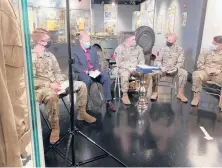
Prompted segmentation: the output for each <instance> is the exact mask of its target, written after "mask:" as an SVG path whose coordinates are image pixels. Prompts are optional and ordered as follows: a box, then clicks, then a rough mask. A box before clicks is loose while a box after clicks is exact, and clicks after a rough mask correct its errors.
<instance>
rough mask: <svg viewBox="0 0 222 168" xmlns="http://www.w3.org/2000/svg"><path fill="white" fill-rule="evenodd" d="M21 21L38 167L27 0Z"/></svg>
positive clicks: (38, 157)
mask: <svg viewBox="0 0 222 168" xmlns="http://www.w3.org/2000/svg"><path fill="white" fill-rule="evenodd" d="M21 2H22V4H21V7H22V9H21V15H22V17H21V19H22V20H21V21H22V23H23V26H22V28H23V36H24V37H23V38H24V48H25V54H26V57H25V58H26V59H25V60H26V77H27V85H28V93H29V104H30V112H31V114H30V115H31V125H32V142H33V145H32V146H33V161H34V164H35V166H36V167H41V161H40V146H39V136H38V132H39V131H38V123H37V122H38V121H39V119H37V114H36V113H37V111H36V101H35V91H34V81H33V72H32V55H31V45H30V44H31V43H30V33H29V32H30V30H29V19H28V14H29V13H28V6H27V0H23V1H21Z"/></svg>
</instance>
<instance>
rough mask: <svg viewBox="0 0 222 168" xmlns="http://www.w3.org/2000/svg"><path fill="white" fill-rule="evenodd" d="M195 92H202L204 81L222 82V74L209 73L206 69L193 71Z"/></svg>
mask: <svg viewBox="0 0 222 168" xmlns="http://www.w3.org/2000/svg"><path fill="white" fill-rule="evenodd" d="M192 77H193V86H192V91H193V92H200V90H201V87H202V83H203V82H206V81H213V82H215V83H218V84H222V74H219V75H208V74H207V72H206V71H204V70H200V71H194V72H193V75H192Z"/></svg>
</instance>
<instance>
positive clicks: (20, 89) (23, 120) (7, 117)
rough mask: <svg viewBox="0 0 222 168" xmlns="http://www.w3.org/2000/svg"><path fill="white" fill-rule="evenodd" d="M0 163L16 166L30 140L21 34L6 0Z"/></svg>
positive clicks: (2, 0) (0, 52) (0, 44)
mask: <svg viewBox="0 0 222 168" xmlns="http://www.w3.org/2000/svg"><path fill="white" fill-rule="evenodd" d="M0 18H1V22H0V60H1V61H0V95H1V96H2V99H1V100H0V166H9V167H14V166H15V167H20V166H22V163H21V158H20V156H21V154H22V153H24V152H25V148H26V146H27V145H28V144H29V143H30V127H29V115H28V106H27V97H26V85H25V68H24V53H23V43H22V34H21V28H20V24H19V22H18V18H17V17H16V14H15V12H14V9H13V8H12V4H11V3H10V1H9V0H0Z"/></svg>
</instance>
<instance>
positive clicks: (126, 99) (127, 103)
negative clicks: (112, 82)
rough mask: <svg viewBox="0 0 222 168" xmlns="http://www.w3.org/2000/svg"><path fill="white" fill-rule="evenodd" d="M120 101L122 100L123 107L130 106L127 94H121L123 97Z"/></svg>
mask: <svg viewBox="0 0 222 168" xmlns="http://www.w3.org/2000/svg"><path fill="white" fill-rule="evenodd" d="M121 100H122V102H123V104H125V105H130V104H131V102H130V100H129V96H128V93H123V96H122V99H121Z"/></svg>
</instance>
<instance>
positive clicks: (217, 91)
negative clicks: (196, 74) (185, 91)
mask: <svg viewBox="0 0 222 168" xmlns="http://www.w3.org/2000/svg"><path fill="white" fill-rule="evenodd" d="M212 85H214V86H216V87H218V88H220V89H217V88H213V87H211V86H212ZM202 90H203V91H204V92H205V93H207V94H209V95H214V96H217V97H218V98H219V103H220V99H221V98H222V85H220V84H218V83H216V82H213V81H207V82H205V83H203V85H202ZM218 106H220V104H219V105H218Z"/></svg>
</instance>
